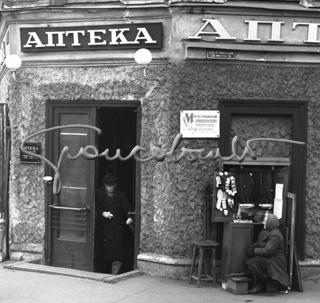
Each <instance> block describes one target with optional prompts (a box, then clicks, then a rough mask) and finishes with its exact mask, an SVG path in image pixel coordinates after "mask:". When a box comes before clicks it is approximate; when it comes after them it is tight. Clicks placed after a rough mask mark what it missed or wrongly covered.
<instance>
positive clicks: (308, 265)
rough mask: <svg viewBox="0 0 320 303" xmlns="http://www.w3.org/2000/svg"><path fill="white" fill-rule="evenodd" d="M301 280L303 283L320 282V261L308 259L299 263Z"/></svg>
mask: <svg viewBox="0 0 320 303" xmlns="http://www.w3.org/2000/svg"><path fill="white" fill-rule="evenodd" d="M299 267H300V273H301V279H302V281H303V282H317V283H319V282H320V260H319V259H306V260H304V261H299Z"/></svg>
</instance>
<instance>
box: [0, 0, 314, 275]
mask: <svg viewBox="0 0 320 303" xmlns="http://www.w3.org/2000/svg"><path fill="white" fill-rule="evenodd" d="M319 14H320V11H319V10H318V9H317V8H312V9H310V8H306V7H304V6H302V5H300V4H299V2H267V1H266V2H251V1H248V2H246V1H243V2H242V1H229V2H225V3H223V2H221V3H220V2H212V3H209V2H205V1H204V2H202V1H199V2H193V1H190V2H186V1H169V2H167V1H129V0H128V1H97V2H95V3H89V2H88V3H86V2H83V3H76V2H75V1H5V2H4V5H3V7H2V9H1V41H2V44H1V45H2V54H3V58H5V57H7V56H9V55H10V54H16V55H18V56H19V57H20V58H21V59H22V67H21V68H20V69H18V70H17V71H16V76H17V78H18V81H20V82H15V81H14V80H13V79H12V75H11V72H10V71H9V70H8V69H7V68H6V66H5V64H4V63H3V64H2V67H1V86H0V87H1V100H2V101H1V103H3V105H2V107H3V109H4V110H3V112H4V113H5V114H4V115H3V119H2V121H3V126H2V130H3V136H2V139H3V140H2V150H3V151H4V152H6V153H5V154H3V156H2V162H1V163H2V207H3V212H4V214H5V218H6V224H7V225H6V227H7V231H6V240H5V242H6V245H5V246H6V253H7V255H9V256H10V258H11V259H13V260H27V259H30V258H32V257H34V256H35V255H37V256H39V257H41V258H42V262H43V263H45V264H48V265H55V266H65V267H72V268H78V269H84V270H92V271H94V270H96V271H99V265H98V264H97V262H96V260H97V258H98V257H97V255H98V254H99V243H97V238H98V237H97V234H98V227H97V226H96V223H95V222H96V220H95V203H96V202H95V193H96V190H97V188H98V187H99V186H100V185H101V179H102V177H103V175H104V174H105V173H106V172H109V171H110V172H114V173H116V174H117V175H118V177H119V179H120V182H119V187H120V188H121V189H122V190H124V191H125V192H126V194H127V196H128V197H129V200H130V201H131V203H132V204H133V205H134V206H135V216H136V222H135V231H134V240H133V243H134V244H132V246H131V247H129V248H128V249H129V251H131V254H132V255H131V257H132V259H133V264H134V265H133V267H136V266H137V267H139V268H140V269H141V270H142V271H145V272H147V273H157V272H158V273H160V274H163V275H164V276H168V277H173V278H183V277H185V276H186V273H187V272H188V271H189V267H190V258H191V253H192V246H191V244H190V241H191V240H192V239H200V238H202V237H203V236H204V233H205V229H206V228H205V223H204V220H203V218H204V215H205V214H204V200H205V198H206V187H207V186H208V184H209V183H210V182H211V180H212V178H213V175H214V173H215V172H217V171H219V170H223V169H224V168H225V167H224V161H221V159H219V158H218V159H214V157H212V158H211V159H191V158H188V156H185V157H182V159H179V158H178V157H179V155H180V154H181V148H182V147H184V148H188V149H193V150H199V149H203V150H204V153H205V154H207V153H208V152H210V151H214V152H215V151H216V150H217V148H219V150H220V153H221V154H222V155H223V156H228V155H231V142H232V138H233V137H234V136H238V138H239V144H238V147H239V150H238V151H239V153H241V150H243V148H244V147H245V143H246V141H247V140H249V139H252V138H277V139H284V140H295V141H299V142H304V143H306V145H297V144H289V143H288V144H287V143H283V142H263V141H261V142H260V143H256V144H255V145H254V150H255V152H256V154H257V156H258V157H261V158H281V159H282V158H286V159H289V162H290V165H289V170H288V171H289V175H290V178H289V185H288V190H289V191H290V192H293V193H295V194H296V195H297V201H298V202H297V210H298V211H297V216H296V241H297V249H298V255H299V259H300V260H301V264H302V265H303V264H304V263H308V262H309V263H313V264H314V263H316V262H317V260H319V259H320V246H319V244H318V243H319V242H320V241H318V240H319V237H320V236H319V229H320V227H319V220H318V215H319V212H320V210H319V201H318V198H317V197H318V193H319V186H318V185H319V182H320V178H319V174H318V170H319V167H320V164H319V161H318V159H319V155H318V154H319V152H318V148H317V146H318V141H319V139H320V135H319V131H318V124H319V118H318V116H319V97H320V90H319V87H318V85H317V82H316V79H317V78H318V77H317V76H318V74H320V69H319V65H318V64H319V62H320V60H319V56H318V45H319V43H320V38H319V34H318V26H319V24H318V23H317V18H318V17H319ZM140 48H148V49H149V50H150V51H151V53H152V56H153V59H152V62H151V64H149V65H148V67H147V69H146V73H145V75H144V73H143V66H139V65H137V64H136V62H135V60H134V55H135V52H136V51H137V50H138V49H140ZM22 81H26V82H22ZM186 110H190V111H195V110H201V111H219V115H220V129H219V133H218V136H216V137H215V138H206V137H204V138H199V137H195V138H182V140H181V142H180V143H179V146H178V148H177V150H176V152H175V153H174V154H173V156H172V157H170V156H168V155H166V157H164V158H165V159H163V158H162V159H161V161H160V159H158V161H157V160H156V159H153V160H150V161H142V160H141V161H139V160H133V158H131V159H130V160H125V161H119V160H114V159H106V157H105V156H103V157H102V156H99V157H98V156H97V151H98V153H99V154H101V153H102V152H104V151H105V150H106V149H109V150H110V153H109V158H112V157H113V156H114V155H115V154H116V150H117V149H120V150H121V155H122V156H123V157H125V156H127V155H129V154H130V152H131V151H132V150H133V148H134V147H135V146H137V145H139V146H141V147H142V148H145V149H144V150H140V152H139V153H138V152H137V153H136V155H137V157H138V158H141V159H147V158H148V157H149V156H150V154H152V151H153V149H152V148H151V147H152V146H154V147H157V148H158V149H159V150H160V152H159V153H160V154H161V152H162V153H168V152H169V151H170V150H171V148H172V146H173V145H174V140H175V138H176V136H177V134H179V133H180V131H181V129H180V119H181V112H182V111H186ZM79 124H81V125H85V126H90V127H91V128H90V127H77V126H76V125H79ZM63 125H64V126H66V125H69V127H64V128H59V127H60V126H63ZM70 125H72V127H71V126H70ZM94 127H96V128H98V129H100V130H101V131H102V134H100V135H98V133H99V130H97V129H95V128H94ZM48 129H49V130H48ZM9 130H10V131H9ZM46 130H47V131H46ZM37 132H40V133H39V134H38V135H36V136H32V137H31V138H30V140H28V142H29V143H33V144H26V146H29V150H30V149H32V148H36V149H37V153H38V154H39V155H41V156H43V157H45V158H46V159H47V161H45V160H42V161H38V160H39V158H37V159H33V160H30V158H23V155H21V150H20V145H21V143H22V142H23V141H24V140H25V139H26V138H27V137H28V136H31V135H33V134H35V133H37ZM64 146H69V147H70V149H69V152H70V155H71V156H75V155H76V154H77V153H78V152H79V150H80V148H84V151H85V152H87V153H89V154H90V155H91V156H92V155H94V156H92V158H95V159H94V160H88V158H90V155H89V156H87V158H85V157H79V158H78V159H76V160H71V159H68V158H67V157H66V155H65V154H63V152H62V151H63V147H64ZM94 147H96V148H97V150H96V151H95V149H94ZM9 151H10V154H9ZM61 154H63V156H62V157H61ZM138 155H139V156H138ZM28 159H29V161H28ZM59 159H60V160H61V161H60V162H59ZM193 160H194V161H193ZM49 162H50V163H49ZM270 165H271V164H270ZM6 168H7V169H6ZM58 168H59V169H58ZM57 171H58V173H59V174H60V175H59V178H58V177H57ZM44 176H51V177H53V178H55V179H54V182H52V183H51V184H50V182H49V183H45V182H44V180H43V177H44ZM60 186H61V188H60ZM60 190H61V193H60V195H55V193H57V192H59V191H60ZM6 193H7V194H6ZM63 219H65V221H62V220H63ZM56 220H58V223H57V221H56ZM61 226H62V227H61ZM213 229H214V224H213ZM213 237H215V232H213ZM309 263H308V264H309Z"/></svg>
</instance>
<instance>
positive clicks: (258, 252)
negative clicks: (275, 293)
mask: <svg viewBox="0 0 320 303" xmlns="http://www.w3.org/2000/svg"><path fill="white" fill-rule="evenodd" d="M278 227H279V220H278V218H277V217H276V216H275V215H273V214H268V219H267V223H266V229H263V230H262V231H261V232H260V234H259V237H258V241H257V242H256V243H255V244H254V245H253V246H254V249H253V255H254V257H253V258H251V259H249V260H248V261H247V264H248V265H249V268H250V267H252V265H253V263H254V262H259V257H260V258H261V257H262V258H263V260H264V262H265V264H266V270H267V272H266V273H261V275H262V276H268V277H269V278H272V279H273V280H276V281H278V282H279V283H281V284H282V285H283V286H285V287H288V286H289V276H288V272H287V259H286V257H285V255H284V239H283V236H282V233H281V231H280V230H279V228H278ZM256 256H257V258H256ZM260 260H261V259H260ZM260 262H261V261H260Z"/></svg>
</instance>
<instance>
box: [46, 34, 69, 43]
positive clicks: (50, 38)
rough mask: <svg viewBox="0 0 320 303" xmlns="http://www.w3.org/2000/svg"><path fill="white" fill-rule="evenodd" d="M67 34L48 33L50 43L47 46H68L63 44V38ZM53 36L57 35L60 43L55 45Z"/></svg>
mask: <svg viewBox="0 0 320 303" xmlns="http://www.w3.org/2000/svg"><path fill="white" fill-rule="evenodd" d="M64 34H65V32H46V35H47V38H48V43H47V44H46V46H66V45H65V44H64V43H63V36H64ZM53 35H57V37H58V43H57V44H54V43H53Z"/></svg>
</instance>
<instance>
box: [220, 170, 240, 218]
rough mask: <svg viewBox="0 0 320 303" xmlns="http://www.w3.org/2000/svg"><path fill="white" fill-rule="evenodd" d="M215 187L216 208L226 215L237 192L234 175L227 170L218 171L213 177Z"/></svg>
mask: <svg viewBox="0 0 320 303" xmlns="http://www.w3.org/2000/svg"><path fill="white" fill-rule="evenodd" d="M215 183H216V188H217V203H216V209H217V210H219V211H221V212H222V213H223V215H224V216H228V214H229V211H230V210H228V206H229V208H230V209H231V210H232V209H233V206H234V204H235V202H234V198H235V195H236V194H237V187H236V180H235V177H234V176H232V175H229V173H228V172H220V173H219V175H217V176H216V178H215Z"/></svg>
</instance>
